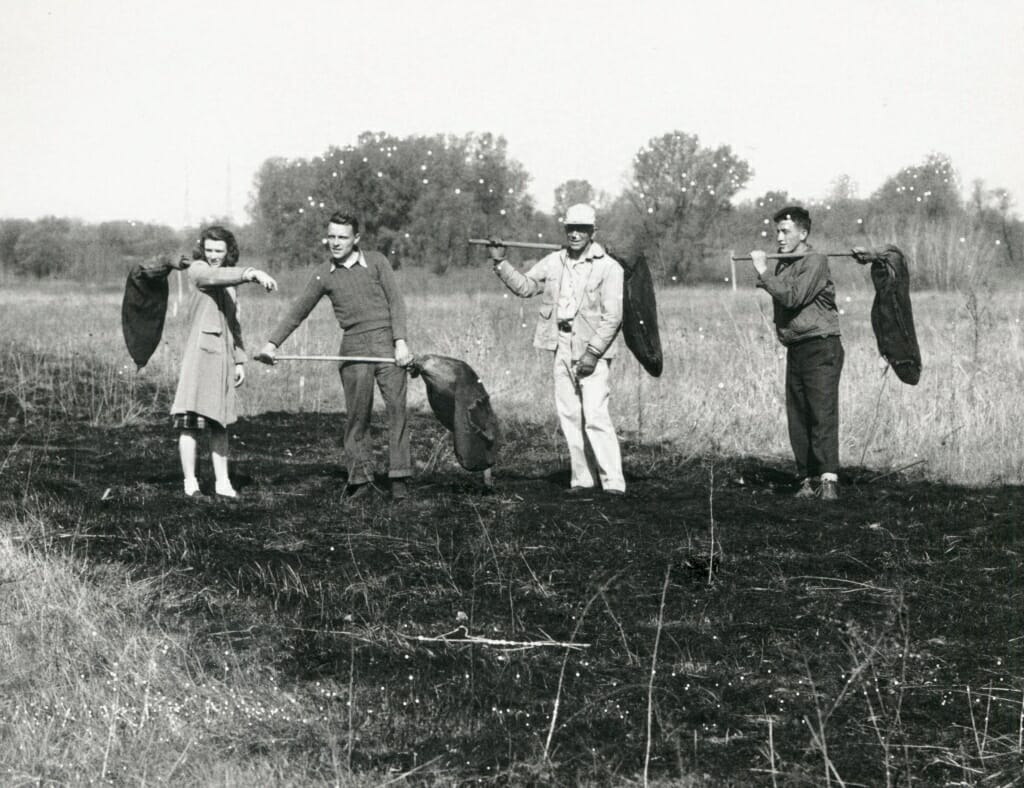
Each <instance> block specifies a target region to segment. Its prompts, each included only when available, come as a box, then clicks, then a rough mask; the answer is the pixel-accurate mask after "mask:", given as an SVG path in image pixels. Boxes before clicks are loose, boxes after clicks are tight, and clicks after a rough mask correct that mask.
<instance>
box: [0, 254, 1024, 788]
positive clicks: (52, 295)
mask: <svg viewBox="0 0 1024 788" xmlns="http://www.w3.org/2000/svg"><path fill="white" fill-rule="evenodd" d="M834 269H835V270H836V279H837V288H838V294H839V301H840V306H841V308H842V310H843V314H842V317H841V320H842V330H843V337H844V345H845V349H846V365H845V368H844V372H843V381H842V390H841V460H842V464H843V471H842V473H841V499H840V501H839V502H838V503H837V504H835V505H833V506H823V505H822V504H820V503H818V502H813V501H812V502H803V501H795V500H793V499H792V497H791V494H792V492H793V490H794V489H795V487H794V483H795V479H794V478H793V474H792V469H791V460H790V456H789V447H788V441H787V437H786V427H785V414H784V406H783V396H784V395H783V370H784V353H783V351H782V349H781V347H780V346H779V345H778V343H777V341H776V340H775V337H774V330H773V327H772V324H771V310H770V304H769V301H768V298H767V296H766V295H764V294H763V293H760V292H757V291H754V290H753V289H752V288H751V287H750V286H749V282H748V283H747V284H746V285H744V286H741V287H740V288H739V290H738V291H737V292H733V291H732V290H731V289H729V288H728V287H727V286H722V287H720V288H711V287H707V288H703V289H683V288H677V289H663V290H661V291H659V309H660V314H659V320H660V324H661V336H662V342H663V347H664V352H665V372H664V374H663V375H662V377H660V378H658V379H654V378H651V377H649V376H647V375H646V373H643V372H642V370H641V369H640V367H639V365H638V364H637V363H636V362H635V361H634V360H633V359H632V358H630V357H629V355H628V351H626V350H625V348H624V347H623V348H622V349H621V350H622V354H621V356H620V358H619V360H617V361H616V362H615V363H614V364H613V384H612V385H613V402H612V407H613V415H614V417H615V419H616V422H617V425H618V427H619V430H620V433H621V437H622V443H623V451H624V461H625V467H626V476H627V483H628V486H629V489H628V492H627V495H626V496H625V497H624V498H622V499H611V498H605V497H603V496H600V495H595V496H591V497H586V496H584V497H583V498H570V497H567V496H565V495H564V494H563V490H564V488H565V487H566V485H567V481H568V467H567V466H568V459H567V457H566V453H565V449H564V445H563V440H562V437H561V435H560V433H559V431H558V426H557V422H556V420H555V415H554V405H553V401H552V392H551V372H550V369H549V368H548V366H549V363H550V362H549V360H548V359H547V358H546V357H545V356H543V355H542V354H540V353H539V352H537V351H535V350H533V349H532V347H531V341H532V336H533V330H534V322H535V304H533V303H531V302H529V301H520V300H518V299H515V298H514V297H512V296H511V295H509V296H508V297H505V295H504V294H503V290H502V289H501V288H500V285H499V283H498V282H497V281H496V280H494V279H493V278H492V277H489V276H487V275H485V274H486V272H484V273H483V274H481V272H468V273H465V274H463V275H460V276H458V277H456V276H454V275H451V276H445V277H433V276H427V275H425V274H422V273H419V272H409V273H406V272H399V273H398V276H399V282H400V284H401V285H402V287H403V289H404V292H405V293H406V298H407V305H408V310H409V315H410V345H411V347H412V349H413V351H414V352H420V353H434V354H441V355H449V356H454V357H457V358H460V359H462V360H464V361H467V362H468V363H469V364H470V365H472V366H473V368H474V369H475V370H476V371H477V372H478V374H479V375H480V378H481V380H482V381H483V383H484V385H485V386H486V387H487V389H488V391H489V392H490V395H491V400H492V404H493V407H494V409H495V411H496V413H497V414H498V416H499V418H500V420H501V422H502V429H503V437H504V442H503V449H502V454H501V460H500V462H499V464H498V466H497V467H496V469H495V481H496V485H495V489H494V490H493V491H487V490H485V489H484V488H483V487H482V485H481V483H480V480H479V479H478V478H477V477H475V476H474V475H472V474H468V473H466V472H464V471H462V470H461V469H460V468H458V466H457V464H456V463H455V460H454V456H453V452H452V450H451V448H450V439H449V436H448V435H447V433H445V431H444V429H443V428H442V427H441V426H440V424H438V422H437V421H436V420H435V419H434V418H433V416H432V415H431V414H430V412H429V409H428V407H427V405H426V398H425V395H424V389H423V385H422V383H420V382H419V381H415V380H414V381H411V382H410V400H411V406H412V409H413V419H412V427H413V430H414V431H413V452H414V459H415V461H416V465H417V475H416V476H415V477H414V480H413V485H412V493H413V496H412V498H411V499H410V500H408V501H407V502H404V503H402V504H400V505H399V504H393V503H391V502H390V501H389V500H388V499H387V497H385V496H383V495H380V496H376V497H372V498H371V499H370V500H369V501H360V502H349V501H346V500H345V499H343V498H342V497H341V489H342V488H343V486H344V479H345V471H344V468H343V467H342V464H341V453H340V440H341V426H342V424H343V421H344V402H343V398H342V395H341V387H340V383H339V380H338V375H337V370H336V367H335V365H334V364H330V363H322V362H280V363H278V364H277V365H276V366H275V367H272V368H271V367H265V366H262V365H259V364H255V363H251V364H250V365H249V366H248V378H247V381H246V384H245V386H244V387H243V388H242V389H241V392H240V402H241V413H242V418H241V420H240V421H239V422H238V424H236V425H235V427H234V428H233V430H232V461H233V465H232V467H233V475H234V477H235V480H236V484H237V486H238V487H239V489H240V491H241V496H242V497H241V498H240V500H239V501H237V502H223V501H219V500H217V499H215V498H213V497H210V496H205V497H203V498H202V499H201V500H199V501H198V502H197V501H193V500H188V499H186V498H185V497H184V496H183V495H182V493H181V481H180V470H179V468H178V461H177V453H176V434H175V433H174V431H173V430H172V429H171V426H170V423H169V418H168V417H167V411H168V408H169V405H170V401H171V398H172V396H173V392H174V386H175V383H176V375H177V360H178V347H179V344H180V342H181V340H182V337H183V332H184V329H185V326H184V325H183V323H184V313H185V308H184V304H183V303H180V304H179V302H178V298H177V292H178V291H177V283H176V282H175V281H174V280H173V279H172V291H171V295H172V298H171V303H170V305H169V309H168V319H167V325H166V327H165V341H164V343H163V345H162V346H161V347H160V348H159V349H158V351H157V353H156V354H155V355H154V357H153V359H152V361H151V362H150V364H149V365H148V366H147V367H146V368H145V369H144V370H142V371H141V372H136V370H135V369H134V365H133V364H132V363H131V361H130V359H129V358H128V356H127V352H126V351H125V349H124V345H123V341H122V339H121V334H120V299H121V291H120V283H113V284H110V285H109V286H91V287H83V286H76V285H71V284H68V283H59V282H53V283H46V284H44V285H37V286H33V287H30V286H27V285H11V286H8V287H6V288H5V289H3V290H2V291H0V326H2V329H3V330H2V333H0V370H2V378H0V380H2V396H0V404H2V411H0V416H2V418H0V442H2V451H0V660H2V662H3V664H5V666H6V667H5V669H4V670H3V671H2V676H0V689H2V692H0V712H2V713H0V782H3V783H4V784H12V785H21V784H25V785H29V784H32V785H37V784H38V785H43V784H46V785H50V784H72V785H78V784H85V783H96V782H100V783H102V782H109V783H112V784H119V785H120V784H133V785H148V784H157V783H162V784H166V783H170V784H184V785H211V784H212V785H240V786H241V785H257V784H260V785H263V784H266V785H343V786H363V785H382V784H402V783H406V784H424V785H452V784H471V783H482V784H497V785H623V784H633V785H647V784H650V785H662V786H667V785H693V786H697V785H702V786H703V785H708V786H717V785H771V786H780V785H808V786H813V785H832V784H834V785H836V786H839V785H886V786H897V785H979V786H981V785H985V786H990V785H992V786H996V785H998V786H1008V785H1015V784H1019V783H1020V782H1022V781H1024V660H1022V657H1024V653H1022V648H1024V645H1022V644H1024V628H1022V626H1021V624H1022V620H1021V610H1022V607H1021V604H1022V600H1021V593H1022V592H1021V588H1020V577H1021V567H1022V555H1021V544H1020V542H1021V537H1020V526H1021V506H1022V503H1024V495H1022V494H1021V487H1020V485H1021V483H1022V481H1024V448H1022V446H1021V441H1020V437H1019V436H1020V434H1021V432H1022V428H1024V403H1022V401H1021V400H1022V398H1021V397H1020V396H1019V395H1018V392H1019V390H1020V387H1021V382H1022V380H1024V350H1022V345H1021V336H1020V334H1021V325H1020V314H1021V308H1022V295H1021V292H1020V291H1019V290H1013V291H1002V292H995V291H991V290H987V289H984V288H981V287H979V288H978V289H976V290H970V291H967V292H945V293H939V292H920V293H918V292H915V293H914V294H913V298H914V316H915V322H916V327H917V332H918V338H919V341H920V344H921V350H922V356H923V359H924V372H923V375H922V379H921V382H920V384H919V385H917V386H913V387H911V386H906V385H904V384H902V383H900V382H899V380H898V379H897V378H896V377H895V376H894V375H893V374H892V373H891V372H886V371H885V370H884V369H883V368H882V367H881V366H879V363H878V356H877V351H876V347H875V342H874V338H873V336H872V333H871V328H870V322H869V313H870V307H871V301H872V298H873V290H872V289H871V287H870V283H869V282H868V280H867V275H866V272H865V271H864V270H863V269H859V268H853V267H843V266H842V264H839V265H836V266H834ZM279 281H280V282H281V285H282V292H281V293H279V294H274V295H265V294H262V293H258V292H257V291H256V289H255V288H243V289H242V290H241V291H240V300H241V303H242V325H243V329H244V332H245V336H246V343H247V346H248V347H249V348H250V350H252V351H255V350H256V349H258V348H259V346H260V345H261V344H262V343H263V341H264V340H265V338H266V336H267V335H268V334H269V332H270V329H271V328H272V326H273V324H274V323H275V321H276V320H277V319H278V317H279V316H280V314H281V312H282V311H283V309H284V307H285V304H286V303H287V300H288V299H289V298H290V297H291V296H292V295H294V294H295V293H297V291H298V289H299V288H300V287H301V285H302V282H303V281H304V276H303V275H302V274H301V273H289V274H285V275H282V276H281V277H280V279H279ZM339 339H340V332H339V330H338V328H337V325H336V323H335V321H334V318H333V315H332V314H331V312H330V309H329V308H328V306H327V305H326V304H321V305H320V306H318V307H317V309H316V310H315V312H314V313H313V314H312V315H311V317H310V318H309V319H308V320H307V321H306V323H305V324H304V325H303V327H301V328H300V329H299V330H298V331H297V332H296V333H295V334H294V335H293V336H292V337H291V338H290V339H289V340H288V341H287V342H286V343H285V345H284V346H283V347H282V351H281V352H282V353H295V354H310V355H320V354H334V353H337V351H338V346H339ZM375 435H376V436H378V441H377V443H378V444H379V445H381V446H382V445H383V421H382V420H381V421H378V422H375ZM381 467H382V468H383V465H382V466H381ZM204 470H205V471H206V472H207V475H208V474H209V466H208V463H204ZM209 481H210V480H209V479H208V478H204V486H205V484H208V483H209Z"/></svg>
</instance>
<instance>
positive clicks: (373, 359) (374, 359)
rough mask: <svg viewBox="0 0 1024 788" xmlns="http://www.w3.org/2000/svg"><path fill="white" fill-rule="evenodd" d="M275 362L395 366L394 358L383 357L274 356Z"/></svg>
mask: <svg viewBox="0 0 1024 788" xmlns="http://www.w3.org/2000/svg"><path fill="white" fill-rule="evenodd" d="M274 361H364V362H367V363H371V364H394V363H395V360H394V359H393V358H384V357H381V356H274Z"/></svg>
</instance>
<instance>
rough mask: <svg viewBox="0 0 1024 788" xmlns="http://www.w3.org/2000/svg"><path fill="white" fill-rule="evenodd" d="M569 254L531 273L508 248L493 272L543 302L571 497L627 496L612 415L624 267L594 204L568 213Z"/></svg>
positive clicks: (538, 341)
mask: <svg viewBox="0 0 1024 788" xmlns="http://www.w3.org/2000/svg"><path fill="white" fill-rule="evenodd" d="M564 223H565V233H566V247H565V248H564V249H561V250H559V251H557V252H552V253H551V254H549V255H547V256H546V257H544V258H543V259H542V260H540V261H539V262H538V263H537V264H536V265H534V266H533V267H532V268H530V270H528V271H526V272H525V273H521V272H519V271H517V270H516V269H515V268H514V267H513V266H512V265H511V263H509V262H508V261H507V260H506V259H505V247H504V246H501V245H500V244H498V243H493V244H491V245H490V246H489V247H488V251H489V254H490V257H491V261H492V262H493V263H494V271H495V273H496V274H497V275H498V277H499V278H500V279H501V281H502V282H504V284H505V286H506V287H508V289H509V290H511V291H512V292H513V293H515V294H516V295H517V296H519V297H520V298H530V297H532V296H535V295H540V296H541V304H540V315H539V318H538V320H537V330H536V332H535V334H534V338H533V345H534V347H538V348H541V349H542V350H549V351H551V352H552V354H553V356H554V378H555V404H556V407H557V409H558V420H559V423H560V424H561V427H562V434H564V435H565V440H566V443H567V444H568V446H569V458H570V460H571V462H572V481H571V483H570V484H571V487H570V489H569V492H570V493H577V492H584V491H588V490H592V489H593V488H595V487H596V485H597V482H598V481H600V484H601V489H602V490H603V491H604V492H605V493H609V494H611V495H621V494H622V493H624V492H625V490H626V481H625V477H624V476H623V474H622V455H621V452H620V450H619V439H618V436H617V435H616V434H615V426H614V425H613V424H612V419H611V414H610V413H609V410H608V400H609V397H610V389H609V364H610V363H611V360H612V358H613V357H614V355H615V350H616V342H615V338H616V336H617V335H618V333H619V328H620V327H621V325H622V279H623V274H622V266H621V265H620V264H619V263H618V262H617V261H616V260H615V259H614V258H613V257H612V256H611V255H609V254H608V253H606V252H605V250H604V248H603V247H602V246H601V245H600V244H599V243H597V242H596V241H594V232H595V229H596V217H595V213H594V209H593V208H592V207H591V206H590V205H585V204H578V205H573V206H570V207H569V209H568V210H567V211H566V214H565V222H564Z"/></svg>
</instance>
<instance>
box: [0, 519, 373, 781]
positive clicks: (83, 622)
mask: <svg viewBox="0 0 1024 788" xmlns="http://www.w3.org/2000/svg"><path fill="white" fill-rule="evenodd" d="M33 530H34V526H33V524H32V522H31V521H30V520H21V521H15V520H10V519H8V520H4V521H0V622H2V625H0V664H2V665H3V674H2V677H0V782H2V783H3V784H5V785H26V784H33V785H55V784H56V785H83V784H93V783H95V782H100V783H111V784H121V785H148V784H161V785H167V784H171V785H281V786H288V785H311V784H325V785H342V786H362V785H376V784H379V783H380V779H381V778H380V777H379V775H375V774H372V773H370V774H364V775H361V776H358V777H356V776H353V775H352V774H351V772H350V770H349V768H348V766H347V764H346V763H345V758H344V752H343V750H344V742H343V743H342V744H341V745H338V743H337V742H333V741H328V740H327V739H328V738H329V736H330V734H329V733H328V731H327V729H328V727H329V726H328V725H327V722H326V720H325V717H324V714H323V709H322V702H323V699H322V698H320V699H318V698H316V697H315V696H314V695H312V694H310V693H306V692H303V691H299V690H292V689H288V688H286V687H282V686H280V685H279V684H278V681H277V678H276V676H275V674H274V671H273V668H272V667H271V666H269V665H252V664H248V663H246V664H241V663H240V662H239V660H238V658H237V655H236V654H235V652H234V651H233V649H232V648H231V647H230V645H229V644H230V640H229V639H224V638H220V639H217V638H216V637H214V638H213V639H214V640H216V641H218V645H219V644H228V645H226V646H222V647H221V648H219V649H217V650H215V651H214V650H212V649H211V647H210V645H209V641H210V633H204V634H205V638H203V639H200V638H194V637H193V634H192V633H191V632H190V631H189V626H188V624H187V621H186V620H184V619H182V620H179V619H177V618H176V617H175V616H174V611H175V610H176V609H179V608H187V607H188V606H189V605H190V604H192V603H193V600H190V599H188V598H185V597H183V596H182V594H181V592H180V590H176V589H179V588H180V584H175V582H173V580H172V581H171V582H166V583H165V582H164V578H162V577H159V576H158V577H151V578H147V579H144V580H137V579H134V578H132V577H131V576H130V575H129V574H128V573H127V572H126V571H125V570H123V569H120V568H117V567H109V568H104V566H103V565H99V566H90V565H88V564H86V563H84V562H83V561H81V560H80V559H71V558H62V557H61V556H60V553H59V551H55V550H46V551H40V550H37V549H34V548H32V547H29V546H27V542H24V543H23V537H24V536H27V535H29V534H30V533H31V532H32V531H33ZM164 619H168V620H166V621H165V620H164ZM285 734H286V735H285ZM294 736H300V737H302V738H303V739H304V741H306V743H307V744H312V743H314V742H315V743H316V744H315V745H313V749H312V752H334V753H336V755H337V757H336V758H335V759H333V760H332V759H330V758H328V759H322V758H321V757H318V756H314V755H309V756H308V758H307V756H304V755H303V754H302V753H301V752H298V751H296V748H295V747H293V746H292V744H291V741H292V737H294Z"/></svg>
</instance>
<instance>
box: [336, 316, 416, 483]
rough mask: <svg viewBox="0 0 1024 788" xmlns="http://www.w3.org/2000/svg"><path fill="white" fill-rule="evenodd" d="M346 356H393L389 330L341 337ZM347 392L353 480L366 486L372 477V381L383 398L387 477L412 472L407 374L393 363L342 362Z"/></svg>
mask: <svg viewBox="0 0 1024 788" xmlns="http://www.w3.org/2000/svg"><path fill="white" fill-rule="evenodd" d="M341 355H343V356H380V357H389V358H393V357H394V355H395V348H394V343H393V342H392V340H391V332H390V331H389V330H387V329H382V330H378V331H369V332H366V333H365V334H358V335H355V336H352V337H349V336H348V335H346V336H345V338H344V339H343V340H342V345H341ZM339 371H340V373H341V387H342V389H344V391H345V467H346V468H347V469H348V482H349V484H364V483H365V482H368V481H371V480H372V479H373V469H374V466H373V451H372V448H371V446H370V417H371V415H372V413H373V385H374V382H376V384H377V388H379V389H380V393H381V396H382V397H383V398H384V408H385V413H386V414H387V423H388V476H389V477H390V478H392V479H402V478H405V477H407V476H412V453H411V451H410V449H409V430H408V419H407V416H406V409H405V397H406V389H407V386H408V381H409V378H408V375H407V373H406V371H405V370H404V369H403V368H402V367H399V366H397V365H395V364H375V363H369V362H361V361H356V362H343V363H342V364H341V367H340V369H339Z"/></svg>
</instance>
